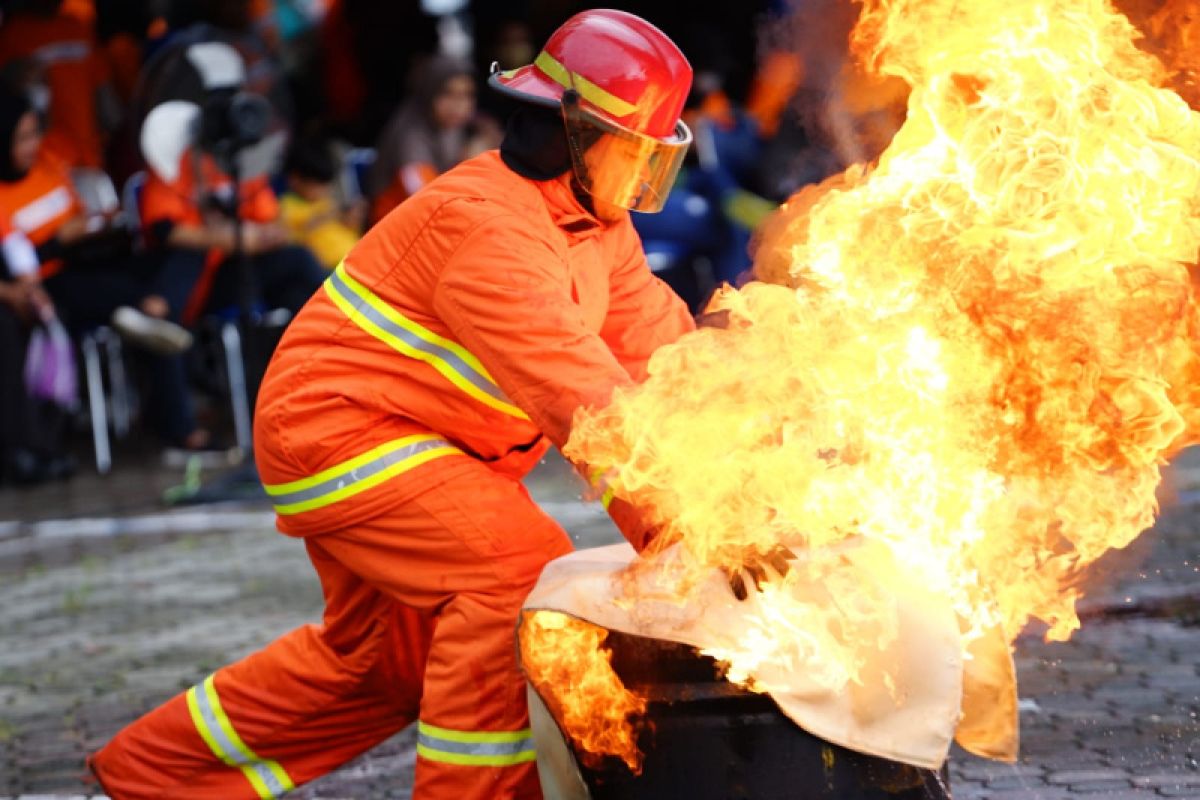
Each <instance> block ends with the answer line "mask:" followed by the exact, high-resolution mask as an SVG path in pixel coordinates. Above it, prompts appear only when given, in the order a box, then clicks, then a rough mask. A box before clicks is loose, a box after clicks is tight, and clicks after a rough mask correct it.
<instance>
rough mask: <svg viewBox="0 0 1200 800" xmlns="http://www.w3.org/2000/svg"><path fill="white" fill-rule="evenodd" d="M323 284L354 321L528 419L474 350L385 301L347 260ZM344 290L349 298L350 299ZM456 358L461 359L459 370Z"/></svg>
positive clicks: (491, 403) (496, 406) (487, 400)
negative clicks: (353, 271)
mask: <svg viewBox="0 0 1200 800" xmlns="http://www.w3.org/2000/svg"><path fill="white" fill-rule="evenodd" d="M343 286H344V287H345V289H344V290H343V289H342V287H343ZM324 288H325V293H326V294H328V295H329V298H330V299H331V300H333V302H334V305H336V306H337V307H338V308H339V309H341V311H342V313H344V314H345V315H346V316H347V317H349V318H350V319H351V320H353V322H354V324H355V325H357V326H358V327H359V328H361V329H362V330H364V331H366V332H367V333H369V334H370V335H372V336H374V337H375V338H376V339H378V340H379V341H381V342H383V343H384V344H386V345H387V346H388V347H391V348H392V349H393V350H396V351H397V352H399V353H402V354H403V355H406V356H408V357H409V358H415V359H418V360H420V361H424V362H425V363H426V364H429V365H430V366H431V367H433V368H434V369H436V370H437V371H438V372H439V373H441V374H442V377H444V378H446V380H448V381H450V382H451V383H453V384H454V385H455V386H457V387H458V388H459V389H461V390H462V391H464V392H466V393H467V394H469V395H470V396H471V397H474V398H475V399H476V400H478V401H480V402H481V403H484V404H486V405H488V406H491V407H492V408H494V409H496V410H498V411H502V412H504V413H505V414H508V415H510V416H514V417H517V418H518V419H526V420H527V419H529V416H528V415H527V414H526V413H525V412H524V411H522V410H521V409H519V408H518V407H516V406H515V405H513V404H512V403H510V402H508V400H507V398H505V397H504V396H503V392H501V391H500V387H499V386H497V385H496V381H495V380H494V379H493V378H492V376H491V375H490V374H489V373H488V371H487V369H486V368H485V367H484V366H483V364H482V363H481V362H480V361H479V359H478V358H476V357H475V356H474V355H473V354H472V353H471V352H470V351H468V350H467V349H466V348H465V347H463V346H462V345H460V344H459V343H458V342H454V341H451V340H450V339H447V338H445V337H444V336H439V335H437V334H436V333H434V332H433V331H431V330H429V329H428V328H425V327H423V326H421V325H418V324H417V323H415V322H413V321H412V320H410V319H409V318H408V317H406V316H404V315H403V314H401V313H400V312H399V311H397V310H396V309H394V308H392V307H391V306H390V305H388V304H387V303H385V302H384V301H383V300H382V299H381V298H380V297H378V296H377V295H376V294H375V293H374V292H372V291H371V290H370V289H368V288H367V287H365V286H363V285H362V284H361V283H359V282H358V281H356V280H355V279H354V278H353V277H352V276H351V275H350V272H349V271H348V270H347V269H346V262H344V261H343V262H342V263H341V264H338V266H337V269H335V270H334V274H333V275H331V276H330V277H329V278H328V279H326V281H325V284H324ZM344 292H348V293H349V294H350V295H351V296H349V297H347V296H346V295H345V294H344ZM355 301H357V303H356V302H355ZM359 303H362V304H365V305H366V306H367V307H368V308H369V309H370V312H369V313H364V312H363V310H362V308H361V306H360V305H358V304H359ZM373 317H374V318H373ZM415 345H421V346H415ZM438 351H441V352H440V353H439V352H438ZM452 361H457V362H458V364H459V366H458V368H456V367H455V365H454V364H452V363H451V362H452Z"/></svg>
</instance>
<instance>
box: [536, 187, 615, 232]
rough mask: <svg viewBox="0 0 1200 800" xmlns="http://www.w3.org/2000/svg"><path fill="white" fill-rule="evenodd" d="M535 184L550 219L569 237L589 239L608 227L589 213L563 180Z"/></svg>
mask: <svg viewBox="0 0 1200 800" xmlns="http://www.w3.org/2000/svg"><path fill="white" fill-rule="evenodd" d="M534 184H535V185H536V186H537V187H538V190H539V191H540V192H541V193H542V198H543V199H544V200H545V201H546V208H547V209H549V211H550V218H551V219H553V220H554V224H555V225H557V226H558V227H559V229H560V230H562V231H563V232H564V233H566V234H567V235H568V236H571V237H573V238H576V239H587V238H590V237H592V236H595V235H596V234H598V233H600V232H601V231H603V230H604V229H605V228H606V227H608V226H607V225H606V224H605V223H603V222H601V221H600V220H598V219H596V217H594V216H592V215H591V214H590V213H588V210H587V209H586V208H584V207H583V205H582V204H581V203H580V202H579V198H577V197H576V196H575V193H574V192H573V191H571V187H570V186H568V185H567V184H566V183H565V182H563V181H562V180H559V179H557V178H556V179H554V180H549V181H534Z"/></svg>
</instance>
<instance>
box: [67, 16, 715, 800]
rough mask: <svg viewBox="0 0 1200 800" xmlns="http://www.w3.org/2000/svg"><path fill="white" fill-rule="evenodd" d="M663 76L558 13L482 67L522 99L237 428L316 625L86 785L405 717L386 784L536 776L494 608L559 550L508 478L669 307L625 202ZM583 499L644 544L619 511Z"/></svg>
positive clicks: (348, 292)
mask: <svg viewBox="0 0 1200 800" xmlns="http://www.w3.org/2000/svg"><path fill="white" fill-rule="evenodd" d="M691 77H692V70H691V67H690V66H689V65H688V63H687V61H686V59H685V58H684V57H683V55H682V53H680V52H679V50H678V48H676V46H675V45H674V44H673V43H672V42H671V41H670V40H669V39H668V38H667V37H666V36H664V35H663V34H662V33H661V32H660V31H659V30H658V29H657V28H654V27H653V26H651V25H650V24H649V23H647V22H645V21H644V20H642V19H640V18H639V17H636V16H633V15H631V14H627V13H624V12H620V11H608V10H596V11H585V12H582V13H580V14H578V15H576V16H574V17H572V18H571V19H570V20H568V21H567V22H566V23H565V24H564V25H563V26H562V27H561V28H559V30H558V31H556V32H555V33H554V34H553V35H552V37H551V38H550V40H549V41H548V42H547V44H546V47H545V49H544V50H543V51H542V52H541V53H540V54H539V55H538V56H537V58H536V60H535V61H534V63H533V64H531V65H528V66H525V67H521V68H518V69H515V70H511V71H508V72H500V73H495V74H493V75H492V77H491V84H492V86H493V87H495V88H497V89H499V90H500V91H503V92H505V93H508V94H510V95H512V96H513V97H516V98H517V99H519V100H521V101H524V102H523V103H522V104H521V105H520V108H519V110H518V111H517V112H516V113H515V114H514V115H513V117H512V118H511V119H510V121H509V125H508V130H507V132H506V135H505V139H504V141H503V143H502V144H501V147H500V150H499V151H494V150H493V151H488V152H486V153H484V154H482V155H479V156H477V157H475V158H473V159H471V160H468V161H466V162H464V163H462V164H460V165H458V166H457V167H455V168H453V169H451V170H450V171H449V172H447V173H445V174H443V175H441V176H439V177H438V178H437V179H435V180H434V181H432V182H431V183H430V184H429V185H427V186H426V187H425V188H423V189H422V190H421V191H419V192H417V193H416V194H415V195H413V197H411V198H409V199H408V200H407V201H405V202H404V203H403V204H402V205H400V206H399V207H398V208H397V209H396V210H395V211H393V212H392V213H391V214H390V215H388V216H387V217H386V218H385V219H384V220H382V221H381V222H380V223H379V224H378V225H376V226H375V227H374V228H372V229H371V230H370V231H369V232H368V233H367V234H366V235H365V236H364V238H363V239H362V241H361V242H360V243H359V244H358V245H357V246H356V247H355V248H354V249H353V250H352V251H351V252H350V254H349V255H348V256H347V258H346V259H345V261H344V262H343V263H342V264H341V265H340V266H339V267H338V268H337V269H336V270H335V271H334V272H333V273H332V274H331V275H330V276H329V278H328V279H327V280H326V282H325V284H324V286H323V288H322V290H321V291H319V292H317V294H316V295H314V296H313V298H312V299H311V300H310V301H309V303H308V304H307V305H306V306H305V307H304V308H303V309H302V310H301V311H300V313H299V315H298V316H297V318H296V319H295V320H294V322H293V324H292V325H291V327H289V328H288V330H287V332H286V333H285V335H284V338H283V340H282V342H281V343H280V345H279V348H278V349H277V351H276V353H275V356H274V359H273V361H272V363H271V365H270V367H269V369H268V370H267V375H266V377H265V379H264V381H263V384H262V389H261V392H260V395H259V401H258V408H257V415H256V420H255V447H256V457H257V461H258V467H259V471H260V473H261V476H262V478H263V480H264V483H265V485H266V490H267V493H268V494H269V496H270V497H271V499H272V502H273V503H274V506H275V510H276V512H277V514H278V527H279V529H280V530H281V531H283V532H284V533H286V534H290V535H292V536H296V537H301V538H302V539H303V540H304V542H305V546H306V547H307V549H308V554H309V556H310V558H311V560H312V563H313V565H314V566H315V568H316V570H317V573H318V575H319V576H320V579H321V584H322V587H323V589H324V594H325V602H326V608H325V617H324V624H322V625H313V626H306V627H303V628H299V629H297V630H295V631H292V632H291V633H289V634H286V635H285V636H283V637H282V638H280V639H278V640H276V641H275V642H274V643H272V644H271V645H269V646H268V647H267V648H266V649H264V650H261V651H259V652H257V653H255V654H253V655H251V656H248V657H247V658H245V659H243V660H241V661H239V662H236V663H234V664H232V665H230V666H227V667H224V668H222V669H220V670H218V671H217V672H216V673H215V674H213V675H211V676H209V677H208V678H205V679H204V680H202V681H201V682H200V683H198V684H197V685H196V686H194V687H193V688H191V689H189V690H188V691H186V692H183V693H182V694H180V695H178V696H176V697H175V698H174V699H172V700H170V701H168V702H167V703H166V704H164V705H163V706H161V707H159V708H158V709H156V710H155V711H152V712H151V713H149V714H147V715H146V716H145V717H143V718H141V719H140V720H138V721H137V722H135V723H133V724H132V725H130V726H129V727H127V728H126V729H124V730H123V731H121V732H120V733H118V734H117V735H116V737H114V739H113V740H112V741H111V742H109V743H108V744H107V745H106V746H105V747H104V748H103V749H102V750H100V751H99V752H98V753H96V754H95V755H94V756H93V757H92V758H91V759H90V766H91V768H92V770H93V771H94V773H95V774H96V775H97V777H98V778H99V780H100V782H101V784H102V785H103V787H104V789H105V790H106V791H107V792H108V793H109V795H110V796H112V797H113V798H116V799H117V800H126V799H128V798H151V797H154V798H163V797H187V798H196V799H197V800H199V799H201V798H223V799H227V798H256V797H264V798H265V797H275V796H278V795H280V794H282V793H284V792H286V791H288V790H290V789H291V788H292V787H294V786H298V785H300V784H302V783H304V782H305V781H309V780H312V779H313V778H316V777H317V776H319V775H321V774H323V773H325V772H327V771H329V770H330V769H333V768H334V767H336V766H338V765H339V764H342V763H344V762H345V761H347V760H348V759H350V758H352V757H354V756H355V755H357V754H359V753H361V752H363V751H365V750H367V749H368V748H370V747H372V746H373V745H375V744H377V743H379V742H381V741H383V740H384V739H386V738H387V737H389V736H391V735H393V734H394V733H396V732H398V731H399V730H401V729H402V728H404V727H405V726H407V725H408V724H410V723H412V722H414V721H415V722H416V724H417V764H416V777H415V785H414V792H413V796H414V797H416V798H419V799H420V800H434V799H437V798H453V799H454V800H464V799H470V798H474V799H476V800H494V799H495V798H536V797H540V795H541V791H540V788H539V786H538V780H537V773H536V770H535V764H534V760H535V755H536V754H535V752H534V749H533V740H532V736H531V733H530V729H529V720H528V712H527V708H526V705H525V682H524V679H523V677H522V675H521V674H520V671H519V668H518V665H517V662H516V647H515V639H514V631H515V625H516V618H517V614H518V612H519V609H520V606H521V603H522V600H523V599H524V598H525V596H526V595H527V594H528V592H529V590H530V589H531V588H532V587H533V585H534V583H535V581H536V579H537V577H538V575H539V573H540V572H541V570H542V567H543V566H544V565H545V564H546V563H547V562H548V561H550V560H551V559H553V558H556V557H558V556H561V555H563V554H565V553H567V552H569V551H570V549H571V545H570V541H569V539H568V537H567V535H566V534H565V533H564V531H563V530H562V529H561V528H560V527H559V526H558V525H557V524H556V523H555V522H554V521H553V520H552V519H551V518H550V517H549V516H547V515H546V514H545V513H544V512H543V511H541V510H540V509H539V508H538V507H537V506H536V505H535V504H534V503H533V502H532V500H531V499H530V497H529V495H528V494H527V493H526V491H525V490H524V488H523V487H522V485H521V483H520V478H521V477H522V476H523V475H524V474H525V473H526V472H527V471H528V470H529V469H531V468H532V467H533V465H534V464H535V463H536V462H537V461H538V460H539V459H540V458H541V456H542V455H543V453H544V452H545V450H546V448H547V447H548V446H549V445H550V444H553V445H556V446H559V447H561V446H562V445H563V444H564V443H565V442H566V440H567V438H568V436H569V434H570V430H571V420H572V415H573V414H574V412H575V411H576V410H577V409H579V408H581V407H584V406H599V405H603V404H605V403H607V402H608V401H609V400H610V397H611V395H612V392H613V391H614V389H616V388H617V387H621V386H626V385H629V384H631V383H633V382H636V381H638V380H640V379H642V378H643V377H644V375H645V371H646V364H647V360H648V359H649V357H650V355H651V353H653V351H654V350H655V349H657V348H658V347H659V346H661V345H662V344H664V343H667V342H671V341H673V340H675V339H677V338H678V337H679V336H681V335H683V334H684V333H686V332H687V331H690V330H692V329H693V325H694V323H693V320H692V318H691V316H690V314H689V313H688V311H687V309H686V307H685V306H684V304H683V302H682V301H681V300H679V299H678V298H677V297H676V296H675V295H674V294H672V293H671V291H670V290H669V289H668V288H667V287H666V285H665V284H663V283H662V282H660V281H659V280H658V279H657V278H655V277H654V276H653V275H652V274H651V272H650V270H649V267H648V266H647V264H646V260H645V257H644V256H643V254H642V250H641V246H640V241H639V240H638V237H637V234H636V233H635V232H634V230H633V227H632V225H631V223H630V219H629V214H628V213H627V210H639V211H657V210H658V209H659V208H661V206H662V203H663V201H664V200H665V198H666V195H667V193H668V192H669V190H670V187H671V184H672V182H673V180H674V178H675V175H676V173H677V172H678V169H679V165H680V163H681V161H682V159H683V156H684V153H685V152H686V150H687V147H688V145H689V144H690V142H691V133H690V132H689V131H688V129H687V127H686V125H685V124H684V123H682V122H681V121H680V119H679V116H680V112H681V110H682V107H683V103H684V100H685V98H686V97H687V94H688V91H689V88H690V85H691ZM579 466H580V468H581V469H586V466H585V465H579ZM608 509H609V513H610V514H611V515H612V516H613V518H614V520H615V521H616V522H617V525H618V527H620V528H621V530H622V532H623V533H624V534H625V535H626V537H627V538H628V539H629V540H630V541H631V542H632V543H633V545H634V546H635V547H638V548H641V547H644V546H645V545H646V543H647V541H648V539H649V537H650V536H651V532H650V531H649V530H647V528H646V526H645V525H644V524H643V523H642V521H641V520H642V517H641V515H640V514H639V512H638V509H637V508H636V507H635V506H633V505H631V504H629V503H626V502H624V501H622V500H620V499H615V500H611V502H610V503H609V504H608Z"/></svg>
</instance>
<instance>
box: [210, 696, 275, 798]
mask: <svg viewBox="0 0 1200 800" xmlns="http://www.w3.org/2000/svg"><path fill="white" fill-rule="evenodd" d="M193 696H194V697H195V699H196V708H197V710H198V711H199V712H200V717H201V718H202V719H203V720H204V727H205V728H206V729H207V733H208V735H209V736H211V737H212V739H213V740H214V741H215V742H216V743H217V744H218V745H219V746H220V748H221V752H220V753H217V755H218V756H220V757H221V758H222V759H224V760H225V761H228V762H233V763H235V764H237V765H238V766H240V767H242V768H245V769H251V770H253V771H254V774H255V775H257V776H258V778H259V779H260V780H261V781H262V782H263V784H264V785H265V786H266V788H267V789H268V791H270V792H271V796H272V797H280V796H282V795H283V794H284V793H286V792H287V791H289V790H290V789H291V788H293V787H289V786H284V785H283V782H282V781H280V780H279V777H278V776H277V775H276V774H275V773H274V772H273V771H271V769H270V767H268V766H267V765H266V764H264V763H263V761H262V759H259V758H257V757H254V756H248V755H246V753H244V752H242V749H241V748H239V747H238V746H237V745H236V744H234V742H233V741H232V740H231V739H230V738H229V737H228V736H227V735H226V733H225V728H224V727H223V726H222V725H221V722H220V720H218V719H217V715H216V713H215V712H214V711H213V707H212V704H210V703H209V702H208V692H206V691H205V689H204V686H203V685H201V686H199V687H197V688H196V689H195V691H194V692H193Z"/></svg>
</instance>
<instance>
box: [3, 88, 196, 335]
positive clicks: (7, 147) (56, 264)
mask: <svg viewBox="0 0 1200 800" xmlns="http://www.w3.org/2000/svg"><path fill="white" fill-rule="evenodd" d="M41 143H42V133H41V126H40V123H39V120H38V115H37V113H36V112H34V111H33V109H32V108H31V106H30V104H29V102H28V101H27V100H26V99H25V98H24V97H23V96H21V95H18V94H14V93H11V92H7V91H0V225H2V226H4V227H5V228H6V229H9V230H16V231H20V232H21V233H23V234H24V235H25V236H26V237H27V238H28V239H29V241H31V242H32V243H33V245H34V246H35V247H36V248H37V260H38V262H40V267H39V272H40V275H41V278H42V281H43V284H44V286H45V290H46V291H47V292H48V293H49V295H50V297H51V298H53V300H54V302H55V304H56V305H57V306H58V308H59V311H60V312H61V313H62V316H63V319H64V321H65V322H66V323H67V324H68V325H69V326H71V327H73V328H74V329H76V330H79V329H85V328H92V327H96V326H98V325H104V324H108V323H110V322H111V324H112V325H113V327H114V328H116V329H117V331H118V332H120V333H121V334H122V335H123V336H124V337H126V338H127V339H130V340H132V341H133V342H135V343H137V344H140V345H142V346H144V347H146V348H148V349H151V350H154V351H156V352H160V353H167V354H169V353H178V352H182V351H183V350H186V349H187V348H188V346H190V344H191V335H190V334H189V333H188V332H187V331H186V330H184V329H183V328H181V327H180V326H178V325H175V324H173V323H170V322H168V321H166V320H165V319H163V317H165V316H166V312H167V306H166V301H165V300H164V299H163V298H162V297H160V296H157V295H154V294H152V293H151V292H150V291H149V289H148V288H147V287H146V286H144V285H143V284H141V283H139V282H138V281H136V280H135V279H134V278H133V277H132V275H130V274H129V273H128V272H127V271H126V270H123V269H121V263H120V259H121V256H122V255H124V253H123V251H122V245H123V244H124V245H127V244H128V242H127V236H126V235H125V234H124V232H123V231H120V230H115V229H114V228H113V226H112V225H111V224H110V223H111V220H108V219H105V218H103V217H88V216H87V215H86V214H85V213H84V211H83V208H82V206H81V204H80V202H79V199H78V198H77V197H76V195H75V192H74V190H73V188H72V185H71V177H70V174H69V172H68V171H67V167H66V165H65V164H64V163H63V162H61V161H59V160H58V159H57V158H56V157H55V156H53V155H51V154H49V153H47V152H45V151H44V150H43V149H42V147H41Z"/></svg>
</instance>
